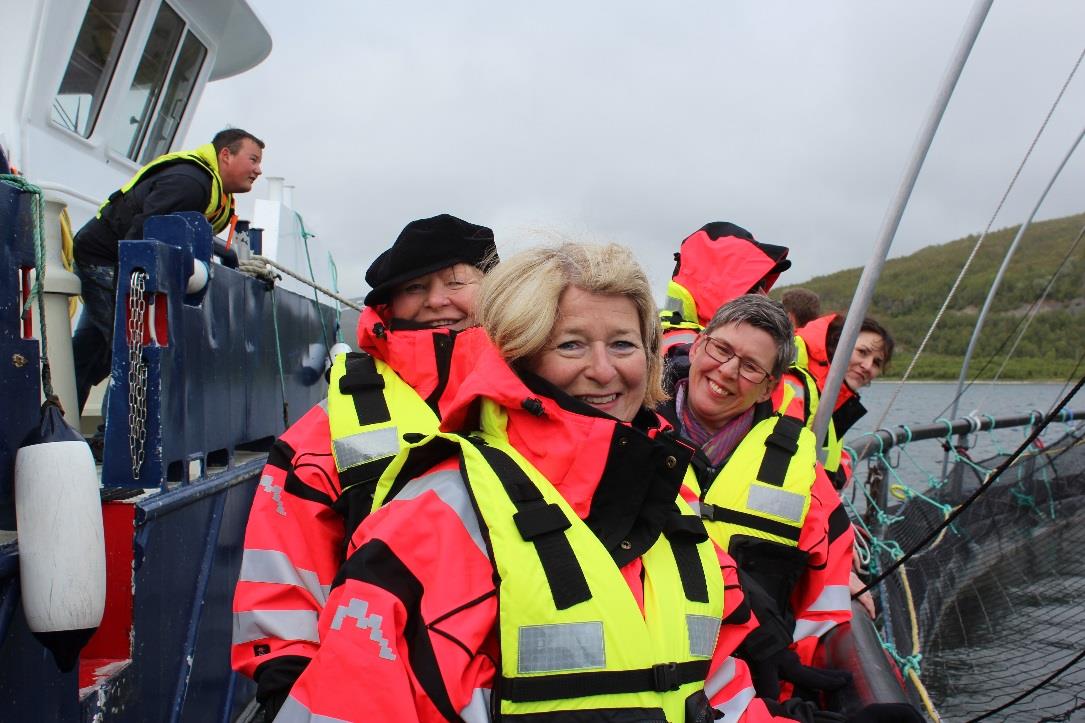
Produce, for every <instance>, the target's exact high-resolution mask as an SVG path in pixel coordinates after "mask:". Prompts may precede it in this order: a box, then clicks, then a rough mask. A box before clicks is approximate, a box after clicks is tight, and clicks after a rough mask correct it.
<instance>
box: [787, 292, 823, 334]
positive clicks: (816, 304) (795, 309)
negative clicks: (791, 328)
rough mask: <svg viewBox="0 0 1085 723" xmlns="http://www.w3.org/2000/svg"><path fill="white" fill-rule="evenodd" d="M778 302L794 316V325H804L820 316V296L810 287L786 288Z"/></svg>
mask: <svg viewBox="0 0 1085 723" xmlns="http://www.w3.org/2000/svg"><path fill="white" fill-rule="evenodd" d="M780 303H781V304H783V305H784V310H785V311H787V313H789V314H791V316H793V317H794V318H795V326H806V325H807V324H809V323H810V322H811V321H813V320H814V319H816V318H818V317H819V316H821V297H819V296H818V295H817V294H816V293H814V292H813V291H810V289H801V288H800V289H788V290H787V291H785V292H784V294H783V296H781V297H780Z"/></svg>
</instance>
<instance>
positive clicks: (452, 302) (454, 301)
mask: <svg viewBox="0 0 1085 723" xmlns="http://www.w3.org/2000/svg"><path fill="white" fill-rule="evenodd" d="M480 281H482V272H481V271H479V270H478V269H477V268H475V267H474V266H472V265H471V264H456V265H454V266H448V267H446V268H443V269H440V270H438V271H434V272H433V273H430V274H426V275H425V276H419V277H418V278H417V279H411V280H410V281H407V282H404V283H403V284H400V286H399V287H398V288H396V290H395V291H393V292H392V299H391V301H390V302H389V307H390V309H391V312H392V317H393V318H395V319H402V320H404V321H413V322H415V323H416V324H422V325H424V326H428V327H430V328H433V329H452V330H453V331H463V330H464V329H466V328H467V327H469V326H473V325H474V323H475V308H476V302H477V299H478V290H479V282H480Z"/></svg>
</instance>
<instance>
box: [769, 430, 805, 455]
mask: <svg viewBox="0 0 1085 723" xmlns="http://www.w3.org/2000/svg"><path fill="white" fill-rule="evenodd" d="M797 436H798V435H794V436H793V435H790V434H787V433H784V434H781V433H779V432H775V431H774V432H773V433H772V434H770V435H769V436H768V437H766V438H765V446H766V447H769V446H772V447H776V448H777V449H780V450H783V451H784V452H786V453H787V454H788V455H789V456H791V455H794V454H795V452H797V451H798V449H799V441H798V439H797Z"/></svg>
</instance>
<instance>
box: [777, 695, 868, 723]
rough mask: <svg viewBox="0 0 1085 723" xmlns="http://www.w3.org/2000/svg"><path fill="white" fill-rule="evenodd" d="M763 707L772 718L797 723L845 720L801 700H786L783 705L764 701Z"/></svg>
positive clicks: (826, 722)
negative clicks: (786, 719) (775, 717)
mask: <svg viewBox="0 0 1085 723" xmlns="http://www.w3.org/2000/svg"><path fill="white" fill-rule="evenodd" d="M765 706H766V707H767V708H768V709H769V713H772V714H773V715H774V716H783V717H784V718H792V719H794V720H797V721H799V723H845V721H846V720H847V719H846V718H845V717H844V716H843V715H841V714H840V713H834V712H832V711H831V710H821V709H820V708H818V707H817V704H815V703H811V702H810V701H808V700H803V699H802V698H788V699H787V700H785V701H784V702H783V703H781V702H779V701H776V700H766V701H765ZM849 723H850V721H849Z"/></svg>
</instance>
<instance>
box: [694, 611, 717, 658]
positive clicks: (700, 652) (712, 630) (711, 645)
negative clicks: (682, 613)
mask: <svg viewBox="0 0 1085 723" xmlns="http://www.w3.org/2000/svg"><path fill="white" fill-rule="evenodd" d="M720 622H721V621H720V619H719V618H714V617H712V616H710V615H686V629H687V631H688V632H689V654H690V655H692V656H694V657H697V658H711V657H712V653H713V651H715V650H716V640H717V639H718V638H719V636H720Z"/></svg>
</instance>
